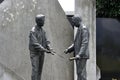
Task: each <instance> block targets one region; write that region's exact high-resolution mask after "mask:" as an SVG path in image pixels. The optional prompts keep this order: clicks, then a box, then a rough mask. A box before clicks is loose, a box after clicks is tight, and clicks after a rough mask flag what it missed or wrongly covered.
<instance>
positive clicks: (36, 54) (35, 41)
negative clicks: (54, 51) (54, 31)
mask: <svg viewBox="0 0 120 80" xmlns="http://www.w3.org/2000/svg"><path fill="white" fill-rule="evenodd" d="M35 21H36V25H35V26H34V27H33V28H32V30H31V31H30V34H29V50H30V58H31V63H32V76H31V78H32V80H41V73H42V68H43V63H44V56H45V54H44V53H45V52H46V53H51V51H50V47H49V43H50V42H49V41H47V38H46V33H45V31H44V30H43V28H42V27H43V26H44V21H45V16H44V15H43V14H38V15H37V16H36V17H35Z"/></svg>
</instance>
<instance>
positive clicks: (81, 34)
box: [64, 16, 89, 80]
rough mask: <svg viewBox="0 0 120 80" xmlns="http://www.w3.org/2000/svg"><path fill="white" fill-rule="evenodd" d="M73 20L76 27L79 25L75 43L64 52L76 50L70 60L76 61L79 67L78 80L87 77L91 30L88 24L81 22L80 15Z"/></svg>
mask: <svg viewBox="0 0 120 80" xmlns="http://www.w3.org/2000/svg"><path fill="white" fill-rule="evenodd" d="M72 21H73V24H74V26H75V27H78V30H77V34H76V36H75V39H74V43H73V44H72V45H71V46H70V47H68V49H66V50H65V51H64V52H65V53H66V54H67V53H71V52H73V51H74V54H75V57H72V58H70V60H75V61H76V67H77V71H76V72H77V80H87V79H86V61H87V59H89V51H88V44H89V30H88V28H87V27H86V26H83V25H82V24H81V21H82V20H81V18H80V17H79V16H73V17H72Z"/></svg>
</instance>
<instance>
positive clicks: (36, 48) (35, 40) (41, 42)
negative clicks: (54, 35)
mask: <svg viewBox="0 0 120 80" xmlns="http://www.w3.org/2000/svg"><path fill="white" fill-rule="evenodd" d="M46 48H48V41H47V38H46V33H45V31H44V30H43V29H42V28H38V27H37V26H35V27H33V28H32V30H31V31H30V34H29V50H30V51H32V52H44V49H46Z"/></svg>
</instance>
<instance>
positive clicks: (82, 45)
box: [69, 25, 89, 59]
mask: <svg viewBox="0 0 120 80" xmlns="http://www.w3.org/2000/svg"><path fill="white" fill-rule="evenodd" d="M88 44H89V30H88V28H87V27H86V26H84V25H82V26H81V27H79V28H78V30H77V34H76V36H75V39H74V43H73V44H72V45H71V46H70V47H69V52H72V51H74V53H75V56H76V55H79V56H80V57H81V58H86V59H89V49H88V47H89V46H88Z"/></svg>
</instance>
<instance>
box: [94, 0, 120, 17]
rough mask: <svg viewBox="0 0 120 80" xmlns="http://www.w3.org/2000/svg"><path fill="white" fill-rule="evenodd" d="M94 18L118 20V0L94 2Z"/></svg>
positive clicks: (119, 13)
mask: <svg viewBox="0 0 120 80" xmlns="http://www.w3.org/2000/svg"><path fill="white" fill-rule="evenodd" d="M96 9H97V11H96V16H97V17H110V18H120V0H96Z"/></svg>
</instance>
